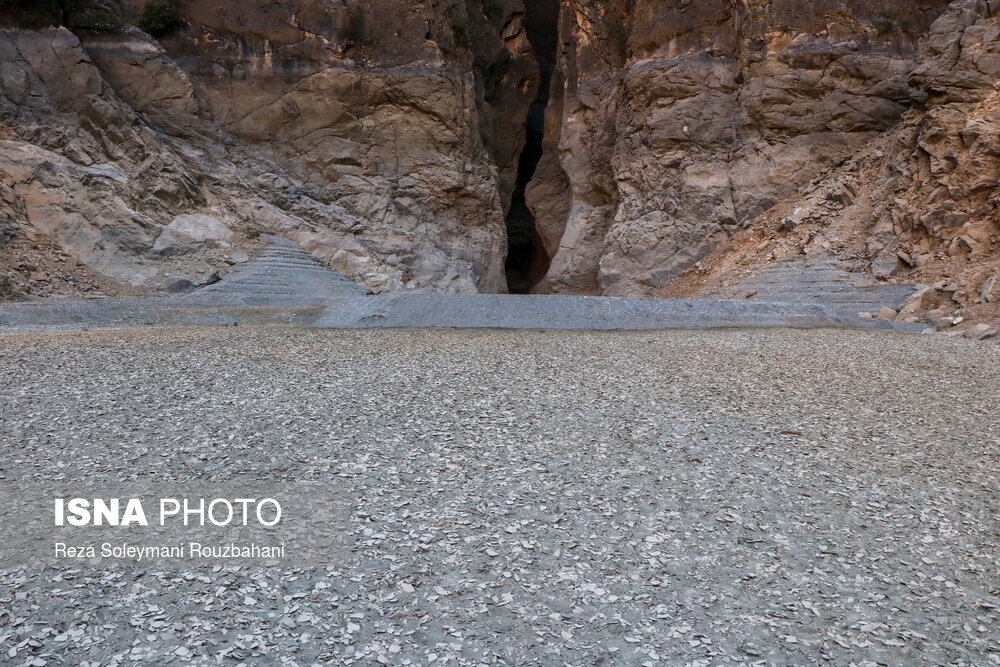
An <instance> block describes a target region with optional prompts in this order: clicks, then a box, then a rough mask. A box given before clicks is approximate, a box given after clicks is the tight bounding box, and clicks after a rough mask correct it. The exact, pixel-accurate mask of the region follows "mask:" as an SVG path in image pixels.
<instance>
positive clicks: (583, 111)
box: [0, 0, 1000, 314]
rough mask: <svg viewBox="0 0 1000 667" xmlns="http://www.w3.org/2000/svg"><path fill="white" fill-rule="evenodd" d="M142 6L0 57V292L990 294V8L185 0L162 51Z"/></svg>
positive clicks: (19, 38)
mask: <svg viewBox="0 0 1000 667" xmlns="http://www.w3.org/2000/svg"><path fill="white" fill-rule="evenodd" d="M148 1H149V2H152V1H154V0H148ZM525 2H527V3H528V4H527V5H526V4H525ZM146 4H147V1H146V0H127V1H124V2H121V3H118V2H113V1H112V0H88V2H86V3H84V6H85V7H87V8H88V9H87V11H88V12H89V13H88V14H86V17H85V18H86V21H84V20H83V18H80V17H78V19H77V23H79V24H81V25H77V26H76V27H74V30H73V31H70V30H67V29H66V28H42V29H40V28H39V27H38V26H35V27H34V29H23V28H22V29H17V28H9V29H6V30H4V31H3V32H0V59H2V60H0V244H4V243H6V244H7V245H6V246H0V260H2V261H0V273H4V272H5V273H6V275H7V276H8V279H7V283H6V284H7V287H6V288H5V287H4V285H2V284H0V292H3V291H4V289H7V291H8V292H9V293H13V292H15V291H18V290H20V291H21V292H28V293H37V292H38V291H39V290H43V289H44V291H49V292H56V293H61V292H60V290H63V291H66V290H69V291H73V289H78V287H79V286H78V285H76V284H75V283H69V286H67V285H66V284H63V283H58V285H55V284H53V282H52V281H50V282H48V283H45V282H44V281H41V282H40V281H39V280H35V279H34V278H32V277H31V276H37V277H39V278H41V277H43V276H41V274H44V273H45V271H43V270H42V269H40V268H39V267H37V266H35V264H40V263H42V261H43V260H44V259H45V257H49V258H50V259H51V257H53V256H54V257H56V260H55V261H57V262H61V263H62V264H56V265H54V266H55V268H56V269H57V270H59V271H61V268H60V267H63V266H71V265H72V266H74V267H75V271H76V273H77V274H78V275H77V277H78V278H81V280H82V283H86V286H87V288H88V289H93V290H97V291H104V292H110V291H114V285H126V286H134V287H130V288H129V289H137V290H148V289H156V288H165V287H169V285H176V284H199V283H201V282H206V281H210V280H212V279H214V276H215V275H216V274H217V273H218V272H220V271H222V270H223V269H224V268H225V266H226V264H227V263H229V262H232V261H235V260H234V259H233V257H234V255H235V256H237V257H238V256H239V255H240V254H241V253H242V252H243V251H245V250H248V249H250V248H252V247H253V246H254V244H255V243H256V240H255V239H256V237H257V236H258V235H260V234H263V233H278V234H281V235H283V236H286V237H288V238H292V239H294V240H297V241H299V242H300V243H302V244H303V245H304V246H305V247H306V248H307V249H308V250H310V251H311V252H313V253H314V254H315V255H316V256H318V257H319V258H320V259H322V260H323V261H324V262H326V263H327V264H328V265H330V266H331V267H332V268H335V269H337V270H338V271H341V272H343V273H344V274H345V275H347V276H348V277H350V278H352V279H354V280H356V281H358V282H361V283H364V284H366V285H368V286H369V287H370V288H371V289H372V290H374V291H377V292H378V291H398V290H407V289H430V290H436V291H445V292H475V291H482V292H502V291H505V290H506V289H508V287H509V288H510V289H512V290H515V291H536V292H549V291H551V292H557V293H585V294H605V295H631V296H664V295H675V296H681V295H683V296H689V295H698V294H704V293H711V291H712V289H714V288H716V287H718V286H719V285H721V284H723V283H728V282H730V281H731V280H739V275H737V274H738V273H740V272H742V273H746V272H748V271H751V270H755V269H758V268H760V267H762V266H764V265H766V264H767V263H769V262H775V261H780V260H783V259H786V258H787V257H790V256H799V255H803V256H807V257H811V256H814V255H824V256H827V255H831V254H832V255H834V256H835V257H836V258H837V259H839V260H841V261H843V262H846V263H847V264H848V265H849V266H850V267H851V268H852V269H853V270H855V271H859V272H863V273H868V274H872V275H874V276H877V277H878V278H880V279H883V280H888V281H897V280H898V281H908V282H915V283H926V284H932V283H939V282H944V283H946V285H944V287H943V288H942V289H944V290H945V291H944V294H941V293H939V292H940V290H939V291H938V292H935V294H934V295H933V296H931V297H928V298H927V299H926V301H927V303H925V304H924V306H925V307H926V308H928V309H932V310H933V309H940V308H945V309H948V308H952V309H957V308H960V307H973V306H977V305H981V304H982V303H986V302H988V299H987V297H986V296H984V294H985V292H984V287H985V286H988V285H989V284H990V283H989V277H990V276H992V275H994V274H995V273H996V272H997V271H996V269H1000V266H997V252H996V248H997V244H998V242H1000V238H998V233H1000V230H998V227H997V210H996V206H997V179H998V177H1000V138H998V136H1000V132H998V130H1000V127H998V122H1000V119H998V113H1000V112H998V93H997V82H998V80H1000V64H998V55H997V49H998V46H997V43H998V33H997V31H998V22H997V18H996V17H995V16H994V13H995V12H997V11H1000V2H995V4H997V5H998V6H997V7H994V6H992V4H991V3H990V2H987V1H986V0H978V1H977V0H955V1H954V2H951V3H949V2H947V0H924V1H922V2H919V3H918V2H915V1H913V0H884V1H883V2H879V3H868V2H861V1H860V0H817V1H816V2H811V3H801V2H792V1H791V0H771V1H765V0H417V1H410V0H352V1H351V2H343V1H341V0H282V1H281V2H266V1H264V0H248V1H237V0H217V1H216V2H212V3H209V2H207V1H205V0H186V1H183V2H179V3H178V4H177V7H178V8H179V22H178V24H177V26H176V27H175V29H172V30H169V31H165V32H164V33H163V34H158V36H157V37H153V36H150V35H149V34H147V33H146V32H143V31H141V30H139V29H138V28H136V27H134V24H138V23H141V22H142V19H141V16H142V15H143V12H144V9H145V7H146ZM101 12H104V14H101ZM81 16H82V15H81ZM95 16H96V17H100V16H104V17H107V16H111V17H116V16H117V17H119V19H115V20H119V21H120V24H115V23H114V21H113V20H111V19H107V18H104V19H100V20H98V19H97V18H94V17H95ZM15 18H16V17H14V16H13V15H11V14H10V13H9V12H7V13H4V12H3V11H0V20H4V21H6V22H7V24H8V25H13V24H14V23H16V21H15ZM63 18H65V17H63ZM69 22H70V23H72V21H69ZM82 24H86V25H82ZM95 26H97V27H95ZM508 250H509V252H508ZM36 256H37V257H38V258H39V259H38V260H37V261H36V260H35V259H34V258H35V257H36ZM24 257H28V258H29V260H30V261H24V260H23V258H24ZM11 258H14V259H11ZM19 258H20V259H19ZM4 262H6V263H4ZM18 262H20V263H19V264H18ZM74 262H75V263H76V264H74ZM505 263H506V266H505ZM50 264H51V263H50ZM736 267H739V271H737V270H736ZM42 268H44V267H42ZM88 272H90V273H88ZM83 278H86V280H83ZM178 278H180V279H181V280H178ZM109 280H111V281H113V282H107V281H109ZM185 281H186V282H185ZM995 282H996V281H994V283H995ZM82 283H81V284H82ZM56 287H58V288H59V289H56ZM998 290H1000V288H998ZM991 298H992V297H991ZM997 301H1000V291H998V292H997ZM939 302H940V303H939ZM952 314H954V313H952Z"/></svg>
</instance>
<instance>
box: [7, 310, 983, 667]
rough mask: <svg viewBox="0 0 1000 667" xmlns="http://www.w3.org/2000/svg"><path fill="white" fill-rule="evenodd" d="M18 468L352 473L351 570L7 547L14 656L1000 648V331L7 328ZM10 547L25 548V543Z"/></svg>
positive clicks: (977, 651) (177, 474)
mask: <svg viewBox="0 0 1000 667" xmlns="http://www.w3.org/2000/svg"><path fill="white" fill-rule="evenodd" d="M0 386H2V387H3V390H2V392H0V447H2V449H3V457H2V459H0V482H3V483H7V484H13V483H14V482H26V481H28V482H30V481H37V482H43V481H46V480H52V479H67V478H69V479H74V478H77V479H85V478H87V477H97V476H107V475H112V476H120V477H125V478H134V477H137V476H139V477H148V478H157V479H195V480H216V481H218V480H225V479H227V478H228V477H230V476H234V475H241V476H248V475H249V476H252V477H254V478H256V479H260V480H262V481H263V482H267V483H270V484H273V483H282V482H285V481H290V480H297V479H309V480H319V481H323V482H326V483H328V484H330V485H333V486H337V487H339V488H342V489H343V492H344V494H345V496H346V498H347V499H348V508H347V509H345V512H346V513H347V514H348V516H347V517H345V520H347V521H348V522H349V526H350V529H349V533H350V534H349V535H348V542H349V545H350V560H349V562H348V563H347V564H346V565H343V566H342V567H334V568H310V567H268V568H246V567H221V568H220V567H214V568H213V567H199V568H189V569H179V568H176V567H174V568H171V567H132V566H124V565H115V566H112V567H108V568H105V569H92V568H88V567H85V566H77V567H71V566H67V567H65V568H60V569H45V570H39V569H37V568H31V567H18V568H12V567H6V568H4V569H0V663H4V664H12V665H22V664H27V665H31V664H36V665H41V664H47V665H58V664H74V665H79V664H90V665H107V664H149V665H161V664H166V663H170V662H172V663H174V664H192V663H195V664H197V663H201V662H204V663H206V664H207V663H211V664H219V663H221V664H238V663H241V662H242V663H245V664H288V665H293V664H294V665H312V664H330V663H341V664H351V663H358V664H369V663H374V662H382V663H386V664H394V665H395V664H428V663H432V662H433V663H434V664H480V663H485V664H493V663H510V664H514V663H516V664H546V665H548V664H573V665H578V664H583V665H590V664H646V663H649V664H660V663H664V664H677V665H681V664H688V665H704V666H707V665H726V664H809V663H814V662H818V661H821V660H823V659H826V660H830V661H832V663H833V664H844V665H846V664H855V665H875V664H885V665H897V664H964V665H989V664H1000V521H998V518H997V511H998V509H1000V435H998V434H1000V416H998V408H997V405H998V399H1000V347H998V346H993V345H983V344H976V343H972V342H970V341H966V340H955V339H947V338H943V337H939V336H904V335H899V334H891V333H879V332H858V331H823V330H821V331H788V330H754V331H747V330H717V331H666V332H653V333H618V332H616V333H611V332H607V333H602V332H591V333H587V332H524V331H508V332H497V331H476V330H470V331H400V330H385V329H383V330H367V331H336V330H284V329H243V328H239V329H204V330H152V331H133V332H103V333H99V332H91V333H82V334H58V335H26V336H8V337H4V338H0ZM0 568H3V564H0Z"/></svg>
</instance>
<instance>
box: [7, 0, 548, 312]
mask: <svg viewBox="0 0 1000 667" xmlns="http://www.w3.org/2000/svg"><path fill="white" fill-rule="evenodd" d="M134 4H136V5H137V4H138V3H134ZM489 8H490V12H489V13H490V16H489V17H487V16H485V14H484V9H483V7H482V6H481V5H480V4H479V3H478V2H469V3H467V4H463V3H437V2H434V3H419V2H417V3H414V2H409V1H406V2H403V1H389V0H386V1H381V2H367V3H356V4H354V5H352V6H351V7H348V6H347V5H346V4H344V3H342V2H336V1H330V2H322V3H316V2H308V1H306V2H299V1H289V2H283V3H271V2H265V1H264V0H255V1H253V2H242V1H241V2H235V1H232V2H211V3H210V2H202V1H199V0H194V1H192V2H186V3H183V4H182V5H181V9H182V18H183V21H184V22H185V24H186V27H184V28H183V29H181V30H179V31H177V32H175V33H173V34H170V35H169V36H166V37H162V38H161V39H160V40H159V41H157V40H155V39H153V38H152V37H150V36H149V35H147V34H146V33H144V32H142V31H140V30H138V29H136V28H124V29H122V30H115V31H109V32H108V31H106V32H94V31H82V30H81V31H77V32H79V38H78V36H77V35H75V34H73V33H71V32H70V31H68V30H66V29H65V28H59V29H55V28H50V29H43V30H33V31H29V30H5V31H3V32H0V62H2V63H3V64H2V69H0V123H2V125H0V131H2V139H4V141H3V142H2V143H0V177H2V178H0V184H2V185H0V188H2V189H0V223H2V224H3V226H4V230H5V235H6V236H5V238H7V240H8V241H10V244H11V245H10V246H9V247H8V248H7V249H6V250H5V251H4V259H5V262H6V263H5V265H4V266H2V268H3V269H6V270H7V271H8V272H9V273H10V274H11V278H9V279H8V282H14V283H17V282H18V281H19V282H20V284H18V285H15V287H20V288H22V289H23V291H32V290H33V289H36V290H37V288H38V287H39V285H38V284H36V282H35V281H32V280H31V279H30V275H29V274H30V273H31V271H30V269H33V268H36V267H30V266H29V267H25V266H24V264H23V262H21V263H18V258H19V257H22V256H24V254H25V253H27V252H29V251H30V250H31V249H33V248H34V246H35V245H37V244H38V243H39V241H38V237H39V236H41V237H43V239H42V240H43V242H44V241H51V242H53V243H54V244H55V245H56V246H57V247H58V248H60V249H61V250H62V251H63V252H65V253H69V254H71V255H73V256H74V257H75V258H78V259H79V262H80V263H81V264H82V266H81V267H80V270H81V271H84V272H88V271H89V272H91V273H94V274H99V275H102V276H107V277H110V278H112V279H114V280H116V281H119V282H121V283H126V284H130V285H133V286H135V287H138V288H142V289H147V288H155V287H157V286H159V285H163V284H166V282H168V281H169V279H170V278H171V277H178V276H179V277H183V278H191V279H192V280H193V282H194V283H195V284H197V283H198V282H199V281H200V282H205V281H210V279H211V276H213V275H214V274H215V273H217V272H218V271H219V270H222V269H224V268H225V265H226V263H227V262H228V261H229V255H230V254H231V253H230V250H231V249H232V248H241V247H244V246H249V245H253V244H254V243H255V241H254V239H255V237H256V236H257V235H258V234H260V233H271V232H273V233H279V234H282V235H284V236H287V237H289V238H292V239H294V240H296V241H298V242H300V243H301V244H303V245H304V246H305V247H306V248H308V249H309V250H310V251H312V252H314V253H315V254H316V255H317V256H318V257H319V258H320V259H322V260H323V261H325V262H326V263H328V264H329V265H330V266H332V267H333V268H335V269H337V270H338V271H340V272H342V273H344V274H345V275H347V276H348V277H350V278H352V279H354V280H356V281H358V282H363V283H365V284H367V286H369V287H370V288H372V289H373V290H375V291H395V290H403V289H419V288H431V289H434V290H438V291H445V292H475V291H486V292H498V291H503V290H505V278H504V272H503V271H504V269H503V266H504V257H505V255H506V233H505V229H504V216H505V210H506V207H508V206H509V203H510V198H511V191H512V189H513V183H514V181H515V179H516V165H517V159H518V154H519V152H520V150H521V147H522V146H523V133H524V118H525V116H526V115H527V110H528V106H529V105H530V103H531V101H532V100H533V98H534V96H535V93H536V89H537V85H538V68H537V64H536V63H535V61H534V58H533V55H532V52H531V48H530V44H529V43H528V41H527V38H526V36H525V31H524V28H523V26H522V25H521V22H522V18H523V15H524V12H523V6H522V5H520V4H519V0H509V1H507V2H492V3H491V4H490V6H489ZM140 10H141V7H140V6H126V7H125V8H124V15H125V16H126V17H128V16H133V17H134V16H138V14H139V12H140ZM178 216H196V217H194V218H191V217H188V218H183V219H180V218H178ZM179 220H180V224H181V226H183V227H185V229H186V232H185V233H184V234H181V235H179V236H178V235H176V234H171V233H170V232H169V230H170V228H171V227H172V226H176V225H178V224H179V223H178V221H179ZM192 220H193V221H194V223H192ZM185 221H186V222H185ZM19 269H20V271H18V270H19ZM36 272H37V271H36Z"/></svg>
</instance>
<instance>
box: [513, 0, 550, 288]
mask: <svg viewBox="0 0 1000 667" xmlns="http://www.w3.org/2000/svg"><path fill="white" fill-rule="evenodd" d="M525 10H526V11H525V17H524V28H525V32H526V33H527V35H528V41H529V42H531V47H532V50H533V51H534V53H535V58H536V60H538V65H539V69H540V74H541V81H540V83H539V86H538V96H537V97H536V98H535V101H534V103H533V104H532V105H531V108H530V109H529V111H528V118H527V122H526V125H525V145H524V150H523V151H522V152H521V158H520V160H519V162H518V165H517V183H516V185H515V187H514V193H513V197H512V199H511V204H510V212H509V213H508V214H507V245H508V249H507V263H506V271H507V288H508V290H509V291H510V292H511V293H512V294H527V293H529V292H531V290H532V288H533V287H534V286H535V285H536V284H537V283H538V282H539V281H540V280H541V279H542V278H544V277H545V273H546V272H547V271H548V268H549V257H548V255H547V254H546V253H545V248H544V246H543V245H542V239H541V237H540V236H539V235H538V230H537V229H536V228H535V218H534V216H533V215H532V214H531V211H530V210H529V209H528V205H527V203H526V202H525V199H524V191H525V189H526V188H527V187H528V183H529V182H530V181H531V178H532V176H534V174H535V169H536V168H537V167H538V162H539V160H541V158H542V138H543V136H544V132H545V107H546V106H547V105H548V102H549V85H550V83H551V81H552V72H553V70H554V68H555V59H556V45H557V44H558V38H559V35H558V30H559V27H558V26H559V0H525Z"/></svg>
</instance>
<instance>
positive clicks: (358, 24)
mask: <svg viewBox="0 0 1000 667" xmlns="http://www.w3.org/2000/svg"><path fill="white" fill-rule="evenodd" d="M367 34H368V17H367V16H365V10H364V9H362V8H360V7H357V8H355V9H352V10H351V11H350V13H349V14H348V15H347V25H346V26H344V33H343V35H341V36H342V37H343V38H344V40H345V41H348V42H350V43H351V44H364V42H365V37H366V36H367Z"/></svg>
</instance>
